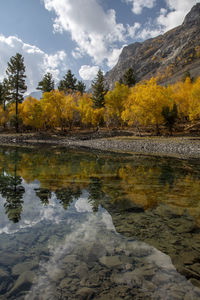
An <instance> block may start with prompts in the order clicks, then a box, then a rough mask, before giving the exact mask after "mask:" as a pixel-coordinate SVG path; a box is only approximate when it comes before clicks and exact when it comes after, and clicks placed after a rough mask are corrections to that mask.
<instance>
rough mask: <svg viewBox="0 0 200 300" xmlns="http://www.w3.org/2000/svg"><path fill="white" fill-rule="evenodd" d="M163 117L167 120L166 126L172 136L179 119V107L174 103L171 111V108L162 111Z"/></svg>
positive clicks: (164, 108) (166, 107)
mask: <svg viewBox="0 0 200 300" xmlns="http://www.w3.org/2000/svg"><path fill="white" fill-rule="evenodd" d="M162 115H163V117H164V119H165V126H166V127H167V128H168V129H169V132H170V135H172V130H173V127H174V124H175V122H176V120H177V118H178V110H177V105H176V104H175V103H174V105H173V108H172V109H171V110H170V108H169V106H164V107H163V109H162Z"/></svg>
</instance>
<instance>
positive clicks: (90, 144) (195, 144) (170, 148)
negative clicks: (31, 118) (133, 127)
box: [0, 132, 200, 158]
mask: <svg viewBox="0 0 200 300" xmlns="http://www.w3.org/2000/svg"><path fill="white" fill-rule="evenodd" d="M0 144H1V145H5V144H12V145H25V144H26V145H29V144H34V145H39V144H50V145H51V144H53V145H62V146H65V147H70V148H71V147H72V148H74V147H75V148H80V147H81V148H82V147H85V148H89V149H96V150H102V151H114V152H126V153H139V154H149V155H150V154H151V155H167V156H178V157H183V158H184V157H185V158H188V157H191V158H200V138H198V137H136V136H128V133H127V132H125V133H122V132H107V133H90V134H77V135H68V136H67V137H66V136H59V135H46V134H45V135H44V134H14V135H13V134H0Z"/></svg>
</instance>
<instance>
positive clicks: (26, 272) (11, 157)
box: [0, 147, 200, 300]
mask: <svg viewBox="0 0 200 300" xmlns="http://www.w3.org/2000/svg"><path fill="white" fill-rule="evenodd" d="M199 171H200V162H199V161H198V160H195V161H182V160H175V159H166V158H162V159H161V158H160V159H159V158H154V157H135V158H132V157H130V156H124V155H123V156H122V155H113V154H111V155H110V154H92V153H90V152H75V151H69V150H66V149H65V150H64V149H57V148H55V149H53V148H52V149H50V150H47V149H43V148H38V149H32V150H30V149H19V148H18V149H17V148H16V149H15V148H4V147H3V148H0V299H186V300H187V299H200V290H199V288H198V286H200V284H199V280H200V264H199V260H200V229H199V214H200V185H199V182H200V181H199V180H200V173H199Z"/></svg>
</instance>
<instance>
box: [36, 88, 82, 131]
mask: <svg viewBox="0 0 200 300" xmlns="http://www.w3.org/2000/svg"><path fill="white" fill-rule="evenodd" d="M76 101H77V95H76V94H68V95H65V93H64V92H63V91H58V90H53V91H51V92H47V93H44V94H43V98H42V99H41V100H40V102H41V108H42V118H43V120H44V125H45V127H47V128H48V127H50V128H55V127H61V128H62V129H63V128H64V127H65V125H66V123H68V124H69V125H70V126H71V123H72V121H73V117H74V114H75V112H76V111H77V103H76Z"/></svg>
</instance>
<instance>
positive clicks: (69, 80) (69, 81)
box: [58, 70, 77, 92]
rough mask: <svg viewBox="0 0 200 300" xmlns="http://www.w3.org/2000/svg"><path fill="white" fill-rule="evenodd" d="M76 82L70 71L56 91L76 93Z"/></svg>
mask: <svg viewBox="0 0 200 300" xmlns="http://www.w3.org/2000/svg"><path fill="white" fill-rule="evenodd" d="M76 82H77V79H76V78H75V76H74V74H72V71H71V70H68V71H67V74H66V75H65V76H64V77H63V79H62V80H61V81H60V83H59V85H58V89H59V91H65V92H69V91H71V92H74V91H76Z"/></svg>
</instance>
